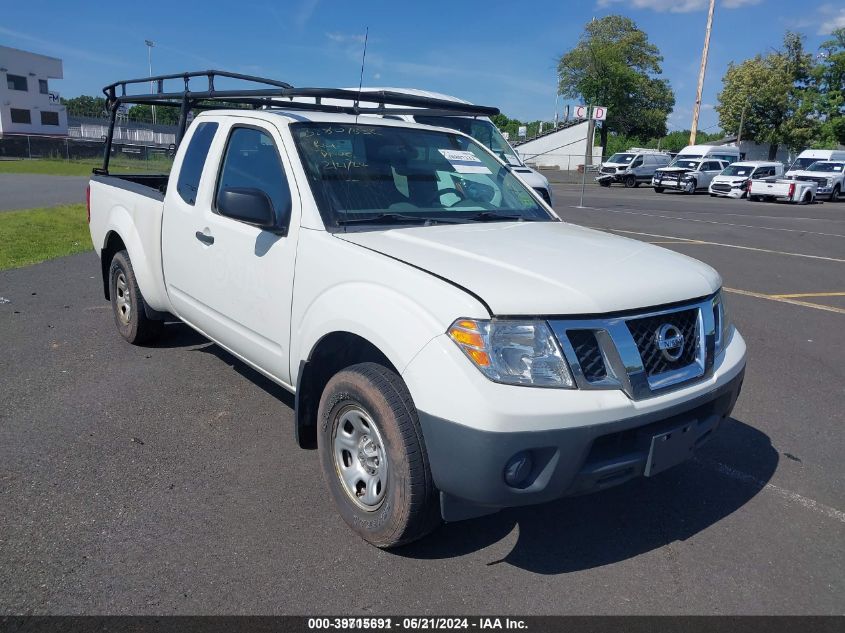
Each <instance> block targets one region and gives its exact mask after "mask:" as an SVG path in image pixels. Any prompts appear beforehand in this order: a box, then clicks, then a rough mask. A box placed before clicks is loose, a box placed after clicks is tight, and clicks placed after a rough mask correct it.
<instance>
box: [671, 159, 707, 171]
mask: <svg viewBox="0 0 845 633" xmlns="http://www.w3.org/2000/svg"><path fill="white" fill-rule="evenodd" d="M699 162H700V161H699V160H698V159H697V158H691V157H689V156H687V157H685V158H681V157H680V156H678V158H676V159H675V160H673V161H672V164H671V165H669V167H682V168H684V169H692V170H696V169H698V164H699Z"/></svg>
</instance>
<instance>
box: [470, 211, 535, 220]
mask: <svg viewBox="0 0 845 633" xmlns="http://www.w3.org/2000/svg"><path fill="white" fill-rule="evenodd" d="M465 219H466V220H472V221H473V222H498V221H502V222H512V221H514V220H520V221H521V220H524V219H525V218H523V217H522V216H521V215H502V214H501V213H494V212H493V211H481V212H479V213H476V214H475V215H471V216H469V217H468V218H465Z"/></svg>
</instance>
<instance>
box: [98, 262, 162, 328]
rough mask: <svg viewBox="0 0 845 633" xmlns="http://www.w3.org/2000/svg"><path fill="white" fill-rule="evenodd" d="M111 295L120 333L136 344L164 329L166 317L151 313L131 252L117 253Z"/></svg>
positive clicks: (112, 270) (112, 264)
mask: <svg viewBox="0 0 845 633" xmlns="http://www.w3.org/2000/svg"><path fill="white" fill-rule="evenodd" d="M109 297H110V298H111V307H112V314H113V316H114V324H115V325H116V326H117V331H118V332H120V335H121V336H122V337H123V338H125V339H126V340H127V341H129V342H130V343H132V344H133V345H143V344H145V343H151V342H152V341H154V340H155V339H157V338H158V337H159V336H160V335H161V332H162V330H163V329H164V322H163V321H155V320H153V319H150V318H149V317H148V316H147V312H146V307H147V303H146V301H144V296H143V295H142V294H141V289H140V288H139V287H138V281H137V280H136V279H135V271H134V270H133V269H132V262H131V261H130V259H129V253H127V252H126V251H125V250H123V251H120V252H118V253H115V256H114V257H113V258H112V260H111V265H110V266H109Z"/></svg>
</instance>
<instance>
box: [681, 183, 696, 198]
mask: <svg viewBox="0 0 845 633" xmlns="http://www.w3.org/2000/svg"><path fill="white" fill-rule="evenodd" d="M690 183H691V184H692V189H689V188H688V187H686V186H685V187H684V188H683V189H682V190H681V191H683V192H684V193H685V194H687V195H690V196H694V195H695V191H696V189H698V181H696V180H691V181H690Z"/></svg>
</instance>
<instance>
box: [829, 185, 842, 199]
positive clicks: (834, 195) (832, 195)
mask: <svg viewBox="0 0 845 633" xmlns="http://www.w3.org/2000/svg"><path fill="white" fill-rule="evenodd" d="M840 193H841V190H840V189H839V185H836V186H835V187H834V188H833V191H831V192H830V201H831V202H839V194H840Z"/></svg>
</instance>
